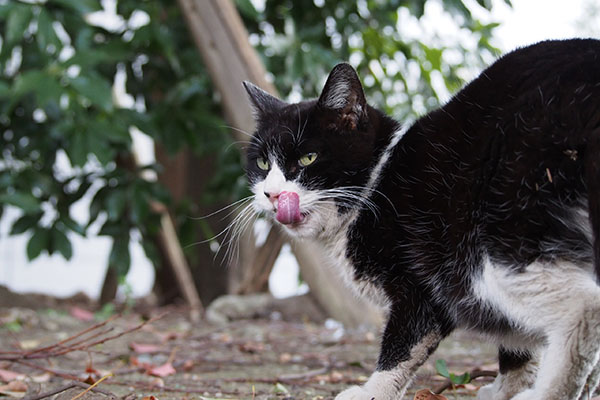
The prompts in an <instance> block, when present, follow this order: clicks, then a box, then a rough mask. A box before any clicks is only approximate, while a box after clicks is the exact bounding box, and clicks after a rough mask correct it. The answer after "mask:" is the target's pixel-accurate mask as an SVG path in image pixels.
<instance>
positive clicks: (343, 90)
mask: <svg viewBox="0 0 600 400" xmlns="http://www.w3.org/2000/svg"><path fill="white" fill-rule="evenodd" d="M318 105H319V106H320V107H322V108H325V109H329V110H335V111H336V112H337V115H338V118H339V121H338V122H337V124H338V125H339V126H343V127H344V128H346V129H349V130H351V131H353V130H355V129H357V128H358V127H359V126H360V125H361V124H362V123H364V122H366V116H367V101H366V100H365V93H364V92H363V87H362V84H361V83H360V79H359V78H358V75H357V74H356V71H355V70H354V68H352V66H351V65H350V64H347V63H341V64H338V65H336V66H335V67H334V68H333V69H332V70H331V72H330V73H329V77H328V78H327V82H326V83H325V87H324V88H323V92H322V93H321V96H320V97H319V100H318Z"/></svg>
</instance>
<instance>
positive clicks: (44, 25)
mask: <svg viewBox="0 0 600 400" xmlns="http://www.w3.org/2000/svg"><path fill="white" fill-rule="evenodd" d="M36 39H37V43H38V47H39V48H40V51H41V52H42V53H44V54H46V53H48V52H50V51H49V50H51V49H50V46H52V47H54V50H53V51H52V52H51V53H53V54H57V53H58V51H59V50H60V48H61V47H62V43H61V41H60V39H59V38H58V35H57V34H56V32H55V31H54V27H53V26H52V19H51V18H50V14H48V12H47V11H46V10H45V9H43V8H42V9H40V14H39V15H38V30H37V34H36Z"/></svg>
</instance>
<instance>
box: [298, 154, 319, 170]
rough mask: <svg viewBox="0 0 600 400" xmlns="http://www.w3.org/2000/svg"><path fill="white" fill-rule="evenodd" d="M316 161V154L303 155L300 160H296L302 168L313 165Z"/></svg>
mask: <svg viewBox="0 0 600 400" xmlns="http://www.w3.org/2000/svg"><path fill="white" fill-rule="evenodd" d="M316 159H317V153H308V154H305V155H303V156H302V157H300V159H299V160H298V163H300V165H302V166H303V167H306V166H308V165H310V164H312V163H314V162H315V160H316Z"/></svg>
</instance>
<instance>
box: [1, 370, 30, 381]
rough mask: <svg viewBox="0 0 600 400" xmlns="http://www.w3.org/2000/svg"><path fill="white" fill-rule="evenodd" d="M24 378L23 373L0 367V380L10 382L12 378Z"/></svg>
mask: <svg viewBox="0 0 600 400" xmlns="http://www.w3.org/2000/svg"><path fill="white" fill-rule="evenodd" d="M22 379H25V375H23V374H19V373H17V372H13V371H9V370H7V369H0V380H3V381H4V382H10V381H14V380H22Z"/></svg>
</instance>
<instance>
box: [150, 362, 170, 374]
mask: <svg viewBox="0 0 600 400" xmlns="http://www.w3.org/2000/svg"><path fill="white" fill-rule="evenodd" d="M176 372H177V371H175V368H173V365H172V364H171V363H170V362H167V363H164V364H163V365H159V366H158V367H153V368H150V369H149V370H148V374H150V375H154V376H160V377H164V376H169V375H173V374H175V373H176Z"/></svg>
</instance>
